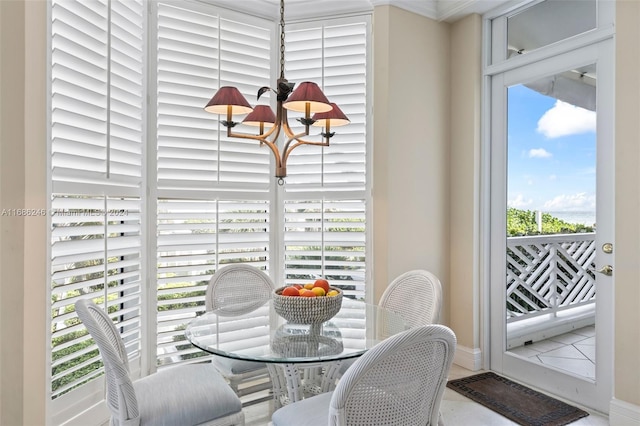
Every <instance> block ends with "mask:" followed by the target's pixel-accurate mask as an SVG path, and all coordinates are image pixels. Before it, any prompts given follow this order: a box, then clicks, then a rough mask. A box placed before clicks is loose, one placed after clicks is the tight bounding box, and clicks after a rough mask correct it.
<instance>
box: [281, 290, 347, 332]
mask: <svg viewBox="0 0 640 426" xmlns="http://www.w3.org/2000/svg"><path fill="white" fill-rule="evenodd" d="M284 289H285V287H280V288H277V289H275V290H274V293H273V307H274V309H275V310H276V312H277V313H278V315H280V316H281V317H282V318H284V319H286V320H287V321H289V322H292V323H296V324H319V323H323V322H325V321H329V320H330V319H331V318H333V317H334V316H335V315H336V314H337V313H338V311H340V307H341V306H342V290H340V289H338V288H335V287H331V288H330V289H329V290H336V291H337V292H338V294H337V295H335V296H318V297H303V296H283V295H282V294H281V293H282V290H284Z"/></svg>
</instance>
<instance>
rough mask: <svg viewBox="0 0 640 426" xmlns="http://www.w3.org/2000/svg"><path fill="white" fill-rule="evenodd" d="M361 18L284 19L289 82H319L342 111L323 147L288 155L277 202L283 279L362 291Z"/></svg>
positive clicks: (354, 293)
mask: <svg viewBox="0 0 640 426" xmlns="http://www.w3.org/2000/svg"><path fill="white" fill-rule="evenodd" d="M368 28H369V23H368V20H367V18H365V17H354V18H349V19H346V18H345V19H335V20H331V21H322V22H315V23H314V22H309V23H304V24H297V25H289V26H287V33H286V43H287V44H286V58H287V60H286V67H287V68H286V73H287V78H288V79H289V80H290V81H296V82H299V81H306V80H311V81H314V82H316V83H318V84H319V85H320V86H321V87H322V88H323V91H324V93H325V94H326V95H327V98H329V100H330V101H331V102H335V103H336V104H338V105H339V107H340V109H342V111H343V112H344V113H345V114H346V115H347V116H348V117H349V119H350V120H351V123H350V124H349V125H348V126H343V127H337V128H335V129H332V131H335V133H336V134H335V136H333V137H332V138H331V145H330V146H329V147H306V146H305V147H301V148H298V149H297V150H296V151H294V153H293V154H292V155H291V156H290V157H289V165H288V170H287V171H288V174H289V176H288V177H287V183H286V186H285V191H284V192H285V201H284V227H283V229H284V253H285V276H286V280H287V282H292V283H293V282H296V280H299V279H301V278H302V279H304V278H305V277H314V276H324V277H326V278H327V279H328V280H329V281H330V283H331V285H334V286H337V287H340V288H343V289H344V290H345V294H346V295H347V296H348V297H351V298H358V299H360V298H364V297H365V272H366V267H367V263H366V247H367V243H366V240H367V224H366V209H367V204H368V203H367V200H368V199H369V193H368V190H367V176H366V160H367V123H366V117H367V93H366V90H367V87H366V86H367V52H368V49H367V40H368V33H369V30H368Z"/></svg>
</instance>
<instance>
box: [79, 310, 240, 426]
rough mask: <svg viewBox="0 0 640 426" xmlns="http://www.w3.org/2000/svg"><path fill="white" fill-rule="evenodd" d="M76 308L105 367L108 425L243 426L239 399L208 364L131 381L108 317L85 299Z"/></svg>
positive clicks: (117, 338) (120, 344) (126, 358)
mask: <svg viewBox="0 0 640 426" xmlns="http://www.w3.org/2000/svg"><path fill="white" fill-rule="evenodd" d="M75 308H76V313H77V315H78V318H80V320H81V321H82V323H83V324H84V326H85V327H86V328H87V330H88V331H89V333H90V334H91V337H92V338H93V340H94V341H95V342H96V345H97V346H98V350H99V352H100V355H101V357H102V361H103V363H104V369H105V375H106V381H107V390H106V398H105V399H106V403H107V406H108V408H109V411H110V412H111V425H112V426H130V425H167V426H169V425H181V426H188V425H216V426H232V425H244V412H243V411H242V403H241V402H240V399H239V398H238V397H237V396H236V394H235V393H234V392H233V391H232V390H231V388H230V387H229V385H228V384H227V383H226V381H225V380H224V378H223V377H222V376H221V375H220V373H219V372H218V371H217V370H216V369H215V368H214V367H213V366H212V365H211V364H210V363H196V364H188V365H180V366H176V367H170V368H166V369H164V370H162V371H160V372H158V373H154V374H151V375H149V376H145V377H143V378H141V379H138V380H135V381H133V380H131V377H130V376H129V360H128V356H127V353H126V350H125V347H124V343H123V342H122V338H121V337H120V333H119V332H118V330H117V329H116V327H115V325H114V324H113V321H112V320H111V318H109V316H108V315H107V314H106V313H105V312H104V311H103V310H102V309H101V308H100V307H98V306H97V305H96V304H95V303H93V301H91V300H89V299H80V300H78V301H76V303H75Z"/></svg>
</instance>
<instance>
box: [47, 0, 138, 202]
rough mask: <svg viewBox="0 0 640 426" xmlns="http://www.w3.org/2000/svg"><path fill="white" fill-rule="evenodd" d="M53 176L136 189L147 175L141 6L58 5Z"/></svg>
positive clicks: (59, 0)
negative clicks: (144, 136) (144, 165)
mask: <svg viewBox="0 0 640 426" xmlns="http://www.w3.org/2000/svg"><path fill="white" fill-rule="evenodd" d="M51 11H52V35H51V44H52V64H51V65H52V66H51V77H52V82H51V104H52V105H51V106H52V127H51V129H52V130H51V133H52V140H51V154H52V160H51V161H52V168H53V169H52V177H53V181H54V185H53V186H54V191H60V189H59V188H64V185H62V186H61V184H60V183H59V182H73V183H78V182H83V183H94V184H99V185H104V184H105V183H107V184H111V185H120V186H133V187H137V186H139V185H140V183H141V180H142V178H141V176H142V172H141V171H142V167H141V165H142V97H143V93H144V91H143V89H142V84H143V81H142V80H143V78H142V74H143V64H142V59H143V56H144V55H143V47H144V41H143V21H144V19H143V12H144V9H143V4H142V1H135V0H131V1H116V0H109V1H96V0H87V1H73V0H54V1H53V2H52V6H51Z"/></svg>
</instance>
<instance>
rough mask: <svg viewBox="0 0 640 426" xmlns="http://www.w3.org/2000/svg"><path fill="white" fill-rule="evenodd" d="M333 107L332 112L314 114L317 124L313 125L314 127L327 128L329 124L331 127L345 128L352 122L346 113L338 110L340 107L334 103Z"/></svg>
mask: <svg viewBox="0 0 640 426" xmlns="http://www.w3.org/2000/svg"><path fill="white" fill-rule="evenodd" d="M331 106H332V107H333V109H332V110H331V111H327V112H317V113H315V114H313V117H312V118H313V119H314V120H316V122H315V123H313V125H314V126H321V127H327V122H328V124H329V125H330V127H336V126H344V125H346V124H349V123H351V120H349V119H348V118H347V116H346V115H345V114H344V112H342V110H341V109H340V108H338V105H336V104H334V103H333V102H332V103H331Z"/></svg>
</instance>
